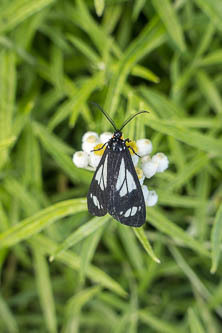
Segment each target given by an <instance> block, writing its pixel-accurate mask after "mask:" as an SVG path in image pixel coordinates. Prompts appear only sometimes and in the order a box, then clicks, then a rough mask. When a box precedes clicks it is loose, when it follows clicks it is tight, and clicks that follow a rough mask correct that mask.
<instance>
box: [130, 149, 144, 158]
mask: <svg viewBox="0 0 222 333" xmlns="http://www.w3.org/2000/svg"><path fill="white" fill-rule="evenodd" d="M128 148H129V149H131V150H132V152H133V153H134V154H135V155H136V156H138V157H140V158H141V156H140V155H138V154H137V153H136V152H135V150H134V149H133V147H131V146H128Z"/></svg>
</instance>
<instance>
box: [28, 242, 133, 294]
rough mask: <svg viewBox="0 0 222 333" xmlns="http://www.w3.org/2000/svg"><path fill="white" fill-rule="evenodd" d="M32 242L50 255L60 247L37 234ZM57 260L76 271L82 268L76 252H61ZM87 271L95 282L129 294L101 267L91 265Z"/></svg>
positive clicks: (114, 290)
mask: <svg viewBox="0 0 222 333" xmlns="http://www.w3.org/2000/svg"><path fill="white" fill-rule="evenodd" d="M31 242H33V244H35V245H36V246H39V247H41V249H42V251H43V252H44V253H46V254H48V255H52V254H53V253H55V252H56V250H57V248H58V245H57V244H56V243H55V242H53V241H52V240H51V239H49V238H47V237H45V236H40V235H37V236H35V237H34V238H33V240H32V241H31ZM56 260H57V261H59V262H62V263H63V264H65V265H67V266H68V267H70V268H72V269H74V270H76V271H79V270H80V266H81V260H80V257H78V256H77V255H76V254H75V253H74V252H71V251H64V252H63V253H60V254H59V255H58V257H57V258H56ZM52 265H53V264H52ZM86 273H87V277H89V278H90V279H91V280H92V281H94V282H95V283H98V284H101V285H102V286H104V287H105V288H108V289H110V290H111V291H113V292H114V293H117V294H118V295H120V296H123V297H125V296H126V295H127V293H126V292H125V290H124V289H123V287H121V285H120V284H119V283H118V282H116V281H115V280H114V279H112V278H111V277H110V276H109V275H107V274H106V273H105V272H104V271H102V270H101V269H100V268H98V267H96V266H94V265H89V268H88V270H87V272H86Z"/></svg>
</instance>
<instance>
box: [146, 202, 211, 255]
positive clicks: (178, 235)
mask: <svg viewBox="0 0 222 333" xmlns="http://www.w3.org/2000/svg"><path fill="white" fill-rule="evenodd" d="M147 219H148V221H149V222H150V223H151V224H152V225H153V226H155V228H157V229H158V230H159V231H160V232H163V233H165V234H167V235H168V236H170V237H171V238H172V239H175V241H179V242H181V243H182V244H184V245H185V246H187V247H189V248H191V249H193V250H194V251H197V252H199V253H200V254H202V255H204V256H207V257H209V256H210V254H209V252H208V251H207V249H206V248H205V247H204V246H203V244H202V243H201V242H199V241H197V240H195V239H194V238H192V237H191V236H190V235H189V234H188V233H186V232H185V231H183V230H182V229H181V228H180V227H178V226H177V225H175V224H174V223H172V222H171V221H170V220H168V219H167V218H166V217H165V216H164V215H163V214H162V213H161V212H160V211H158V210H157V209H154V208H149V210H147Z"/></svg>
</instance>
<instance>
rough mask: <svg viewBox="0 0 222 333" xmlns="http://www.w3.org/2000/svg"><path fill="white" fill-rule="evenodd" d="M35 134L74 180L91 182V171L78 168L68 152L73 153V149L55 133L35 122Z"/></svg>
mask: <svg viewBox="0 0 222 333" xmlns="http://www.w3.org/2000/svg"><path fill="white" fill-rule="evenodd" d="M34 130H35V134H36V135H37V136H38V137H39V139H40V141H41V143H42V145H43V146H44V148H45V149H46V151H47V152H48V153H49V154H50V155H51V156H52V158H53V159H54V160H55V161H56V162H57V163H58V165H59V166H60V167H61V168H62V169H63V170H64V172H65V173H66V174H67V175H68V176H69V177H70V179H72V180H73V182H74V183H75V182H82V183H87V184H89V178H90V175H89V172H88V171H86V170H82V169H79V168H77V167H76V166H75V165H74V164H73V162H72V157H71V156H68V155H67V154H72V153H73V150H72V149H71V148H70V147H68V146H67V145H65V144H64V143H63V142H62V141H60V140H59V139H58V137H56V136H55V135H54V134H51V133H50V132H49V131H48V130H47V129H46V128H44V127H43V126H42V125H40V124H38V123H35V124H34Z"/></svg>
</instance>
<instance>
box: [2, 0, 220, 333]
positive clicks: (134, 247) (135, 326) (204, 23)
mask: <svg viewBox="0 0 222 333" xmlns="http://www.w3.org/2000/svg"><path fill="white" fill-rule="evenodd" d="M221 40H222V4H221V0H214V1H212V0H175V1H170V0H151V1H145V0H136V1H121V0H107V1H103V0H95V1H94V2H93V1H81V0H75V1H74V0H66V1H58V0H57V1H55V0H11V1H7V0H1V2H0V168H1V170H0V180H1V182H0V232H1V234H0V270H1V285H0V331H1V332H2V333H5V332H12V333H14V332H38V333H39V332H53V333H54V332H63V333H68V332H98V331H99V332H115V333H118V332H130V333H135V332H164V333H165V332H166V333H168V332H169V333H171V332H182V333H183V332H191V333H203V332H208V333H217V332H221V319H222V304H221V303H222V282H221V278H222V269H221V262H220V250H221V236H222V185H221V181H222V135H221V134H222V131H221V128H222V99H221V91H222V88H221V87H222V71H221V68H222V42H221ZM89 101H95V102H97V103H100V104H101V105H102V106H104V109H105V110H107V111H108V112H109V114H110V116H112V117H113V118H114V119H115V121H116V122H117V123H119V124H120V123H121V122H122V121H123V120H124V119H125V118H126V117H127V116H129V114H130V113H131V112H135V111H138V110H141V109H146V110H149V111H150V114H149V116H147V117H142V116H141V117H138V118H137V119H135V121H133V122H132V123H131V124H130V125H129V126H128V127H127V128H126V129H125V130H124V134H125V136H128V135H129V136H130V138H134V139H137V138H141V137H144V136H146V137H147V138H150V139H151V140H152V142H153V146H154V153H155V152H158V151H162V152H164V153H165V154H167V156H168V157H169V160H170V167H169V169H168V170H167V171H166V172H165V173H163V174H158V175H156V176H155V177H153V178H152V179H151V180H150V181H149V182H148V183H147V185H148V186H149V188H151V189H155V190H156V191H157V193H158V195H159V202H158V205H157V206H155V207H153V208H149V209H147V223H146V225H145V227H144V228H143V229H142V228H141V229H138V230H134V229H133V228H128V227H125V226H122V225H120V224H119V223H117V222H116V221H114V220H112V218H110V216H108V215H107V216H105V217H102V218H97V217H95V218H92V216H90V215H89V214H88V212H87V207H86V193H87V189H88V187H89V183H90V180H91V177H92V174H91V173H89V172H88V171H85V170H80V169H78V168H76V167H75V166H74V165H73V163H72V154H73V153H74V151H75V150H80V149H81V136H82V135H83V134H84V133H85V132H86V131H87V130H95V131H98V132H100V133H101V132H103V131H104V130H111V128H110V126H109V123H108V122H107V121H106V119H104V118H103V117H102V115H101V114H100V113H99V111H97V110H92V109H91V107H89V104H88V102H89ZM159 261H161V263H158V262H159Z"/></svg>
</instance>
